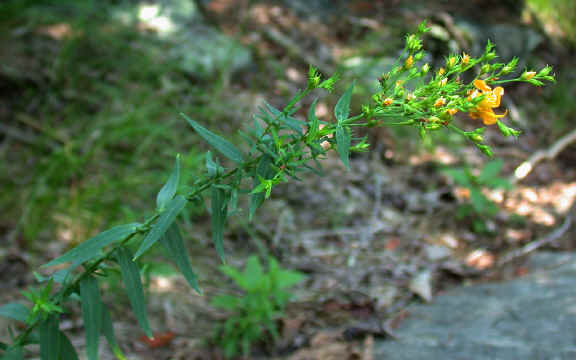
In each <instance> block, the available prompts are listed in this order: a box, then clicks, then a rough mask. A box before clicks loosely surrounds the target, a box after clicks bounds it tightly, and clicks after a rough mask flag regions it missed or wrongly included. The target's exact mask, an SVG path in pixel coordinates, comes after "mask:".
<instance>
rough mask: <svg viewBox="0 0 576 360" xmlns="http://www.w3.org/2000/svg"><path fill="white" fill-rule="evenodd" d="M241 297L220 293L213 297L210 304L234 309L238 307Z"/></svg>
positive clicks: (230, 309) (225, 308)
mask: <svg viewBox="0 0 576 360" xmlns="http://www.w3.org/2000/svg"><path fill="white" fill-rule="evenodd" d="M238 303H239V299H238V298H237V297H235V296H232V295H219V296H216V297H214V298H213V299H212V301H211V302H210V304H211V305H212V306H214V307H217V308H221V309H224V310H229V311H233V310H236V309H237V308H238Z"/></svg>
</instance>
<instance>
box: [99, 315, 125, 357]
mask: <svg viewBox="0 0 576 360" xmlns="http://www.w3.org/2000/svg"><path fill="white" fill-rule="evenodd" d="M102 333H103V334H104V337H105V338H106V341H107V342H108V346H110V350H112V353H113V354H114V356H116V358H117V359H118V360H126V356H125V355H124V353H123V352H122V349H120V345H118V342H117V341H116V335H115V334H114V325H113V324H112V319H111V318H110V312H109V311H108V309H107V308H106V307H104V309H103V311H102Z"/></svg>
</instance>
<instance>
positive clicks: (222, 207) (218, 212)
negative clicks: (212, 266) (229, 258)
mask: <svg viewBox="0 0 576 360" xmlns="http://www.w3.org/2000/svg"><path fill="white" fill-rule="evenodd" d="M211 210H212V214H211V216H210V223H211V225H212V241H213V242H214V247H215V248H216V252H217V253H218V256H220V259H221V260H222V262H223V263H224V264H225V263H226V257H225V254H224V245H223V238H224V227H225V226H226V217H227V215H228V198H227V196H226V191H225V190H224V189H222V188H219V187H218V186H214V185H213V186H212V188H211Z"/></svg>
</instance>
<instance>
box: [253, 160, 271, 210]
mask: <svg viewBox="0 0 576 360" xmlns="http://www.w3.org/2000/svg"><path fill="white" fill-rule="evenodd" d="M259 176H260V177H262V178H264V179H269V178H271V177H273V176H274V169H273V168H272V158H271V157H270V156H266V155H265V156H262V158H261V159H260V161H259V162H258V166H257V168H256V174H255V175H254V183H253V187H254V188H257V187H258V186H259V185H260V184H261V182H260V180H259ZM265 198H266V194H264V193H262V192H258V193H252V194H250V210H249V214H248V220H249V221H252V218H253V217H254V214H255V213H256V210H258V208H259V207H260V206H261V205H262V203H263V202H264V199H265Z"/></svg>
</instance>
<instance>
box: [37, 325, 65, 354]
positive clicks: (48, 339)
mask: <svg viewBox="0 0 576 360" xmlns="http://www.w3.org/2000/svg"><path fill="white" fill-rule="evenodd" d="M58 323H59V320H58V316H57V315H52V316H50V317H48V318H47V319H46V320H44V321H43V322H42V323H41V324H40V326H39V329H38V330H39V332H40V358H41V359H42V360H60V355H61V348H60V340H61V338H60V330H59V329H58Z"/></svg>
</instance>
